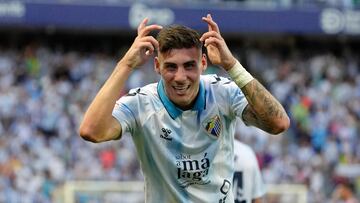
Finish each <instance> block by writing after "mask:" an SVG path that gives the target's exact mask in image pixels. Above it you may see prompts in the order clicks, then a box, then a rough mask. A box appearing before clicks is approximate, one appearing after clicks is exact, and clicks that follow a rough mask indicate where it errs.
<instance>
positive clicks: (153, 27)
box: [138, 25, 162, 37]
mask: <svg viewBox="0 0 360 203" xmlns="http://www.w3.org/2000/svg"><path fill="white" fill-rule="evenodd" d="M160 29H162V26H161V25H148V26H145V27H143V28H142V29H141V30H139V31H138V36H140V37H145V36H147V35H148V34H149V33H150V32H151V31H153V30H160Z"/></svg>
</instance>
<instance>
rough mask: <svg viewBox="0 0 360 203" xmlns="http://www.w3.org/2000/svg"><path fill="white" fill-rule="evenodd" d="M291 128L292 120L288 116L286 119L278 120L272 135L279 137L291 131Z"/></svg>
mask: <svg viewBox="0 0 360 203" xmlns="http://www.w3.org/2000/svg"><path fill="white" fill-rule="evenodd" d="M289 127H290V119H289V117H288V116H286V117H285V118H282V119H280V120H277V121H276V122H275V123H274V128H273V129H272V130H271V132H270V133H271V134H273V135H278V134H280V133H283V132H285V131H286V130H287V129H289Z"/></svg>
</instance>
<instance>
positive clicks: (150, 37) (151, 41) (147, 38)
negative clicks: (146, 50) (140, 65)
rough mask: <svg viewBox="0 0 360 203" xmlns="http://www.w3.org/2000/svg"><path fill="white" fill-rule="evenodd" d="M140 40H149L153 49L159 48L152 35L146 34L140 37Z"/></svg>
mask: <svg viewBox="0 0 360 203" xmlns="http://www.w3.org/2000/svg"><path fill="white" fill-rule="evenodd" d="M140 42H150V43H151V44H152V45H153V47H154V48H155V50H158V49H159V42H158V41H157V40H156V39H155V38H154V37H153V36H146V37H143V38H141V39H140Z"/></svg>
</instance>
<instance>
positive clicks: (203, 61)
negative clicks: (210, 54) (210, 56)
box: [201, 54, 207, 72]
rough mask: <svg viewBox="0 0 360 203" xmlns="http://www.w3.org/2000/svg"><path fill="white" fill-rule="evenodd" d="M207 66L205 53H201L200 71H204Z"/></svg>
mask: <svg viewBox="0 0 360 203" xmlns="http://www.w3.org/2000/svg"><path fill="white" fill-rule="evenodd" d="M206 68H207V58H206V54H202V57H201V69H202V72H204V71H205V70H206Z"/></svg>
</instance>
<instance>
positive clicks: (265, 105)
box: [241, 79, 288, 134]
mask: <svg viewBox="0 0 360 203" xmlns="http://www.w3.org/2000/svg"><path fill="white" fill-rule="evenodd" d="M241 90H242V92H243V93H244V95H245V97H246V99H247V101H248V103H249V106H250V108H251V110H252V111H253V113H254V114H255V116H256V120H257V122H258V123H257V125H258V127H260V128H261V129H263V130H265V131H266V132H269V133H272V134H278V133H280V132H282V131H284V130H286V129H287V128H288V116H287V114H286V112H285V110H284V108H283V107H282V105H281V104H280V103H279V102H278V101H277V100H276V99H275V98H274V97H273V96H272V95H271V94H270V92H269V91H267V90H266V89H265V87H264V86H263V85H261V84H260V83H259V82H258V81H257V80H256V79H253V80H251V81H250V82H249V83H247V84H246V85H245V86H244V87H243V88H241Z"/></svg>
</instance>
